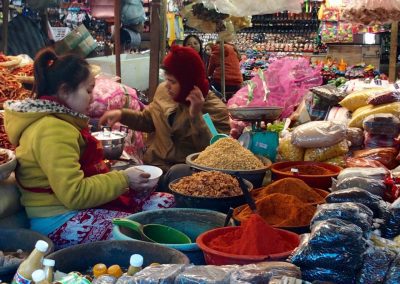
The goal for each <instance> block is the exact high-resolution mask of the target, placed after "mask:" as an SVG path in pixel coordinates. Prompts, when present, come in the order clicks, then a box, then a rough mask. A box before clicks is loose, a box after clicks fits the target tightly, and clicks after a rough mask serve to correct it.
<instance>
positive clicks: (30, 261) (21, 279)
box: [11, 240, 49, 284]
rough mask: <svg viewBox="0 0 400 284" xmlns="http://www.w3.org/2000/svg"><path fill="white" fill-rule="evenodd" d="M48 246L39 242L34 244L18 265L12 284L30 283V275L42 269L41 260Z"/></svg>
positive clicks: (43, 242)
mask: <svg viewBox="0 0 400 284" xmlns="http://www.w3.org/2000/svg"><path fill="white" fill-rule="evenodd" d="M48 247H49V244H48V243H46V242H45V241H42V240H39V241H37V242H36V245H35V249H34V250H33V251H32V252H31V254H30V255H29V256H28V257H27V258H26V259H25V260H24V261H23V262H22V263H21V264H20V266H19V267H18V270H17V273H15V276H14V279H13V281H12V282H11V283H12V284H30V283H32V273H33V272H34V271H35V270H38V269H41V268H42V259H43V257H44V254H45V253H46V251H47V248H48Z"/></svg>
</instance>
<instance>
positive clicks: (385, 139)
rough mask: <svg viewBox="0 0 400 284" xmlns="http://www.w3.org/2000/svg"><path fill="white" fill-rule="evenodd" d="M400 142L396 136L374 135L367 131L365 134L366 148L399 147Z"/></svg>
mask: <svg viewBox="0 0 400 284" xmlns="http://www.w3.org/2000/svg"><path fill="white" fill-rule="evenodd" d="M397 145H398V142H397V141H396V139H395V138H393V137H390V136H386V135H374V134H369V133H368V132H365V134H364V147H365V149H370V148H382V147H397Z"/></svg>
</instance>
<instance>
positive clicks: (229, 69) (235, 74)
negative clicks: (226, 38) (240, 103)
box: [207, 44, 243, 86]
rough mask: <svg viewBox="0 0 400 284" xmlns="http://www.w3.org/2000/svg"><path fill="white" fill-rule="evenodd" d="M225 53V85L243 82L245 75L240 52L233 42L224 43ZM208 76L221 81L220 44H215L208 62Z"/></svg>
mask: <svg viewBox="0 0 400 284" xmlns="http://www.w3.org/2000/svg"><path fill="white" fill-rule="evenodd" d="M224 54H225V85H226V86H239V85H240V84H242V82H243V76H242V73H241V72H240V62H239V57H238V54H237V52H236V50H235V48H234V46H233V45H231V44H224ZM207 76H211V77H212V80H213V81H215V82H218V83H221V56H220V46H219V45H215V46H214V48H213V50H212V54H211V57H210V60H209V62H208V69H207Z"/></svg>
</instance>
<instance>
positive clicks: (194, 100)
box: [186, 86, 204, 118]
mask: <svg viewBox="0 0 400 284" xmlns="http://www.w3.org/2000/svg"><path fill="white" fill-rule="evenodd" d="M186 101H188V102H190V105H189V115H190V117H191V118H195V117H196V116H197V115H198V114H199V113H201V110H202V109H203V105H204V97H203V93H202V92H201V90H200V89H199V87H197V86H194V87H193V89H192V90H191V91H190V93H189V95H188V96H187V97H186Z"/></svg>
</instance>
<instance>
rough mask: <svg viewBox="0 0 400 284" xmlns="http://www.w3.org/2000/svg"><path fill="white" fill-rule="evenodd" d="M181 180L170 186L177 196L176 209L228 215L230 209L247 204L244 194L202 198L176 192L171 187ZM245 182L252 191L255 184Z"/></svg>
mask: <svg viewBox="0 0 400 284" xmlns="http://www.w3.org/2000/svg"><path fill="white" fill-rule="evenodd" d="M179 180H180V178H179V179H176V180H174V181H172V182H171V183H170V184H169V189H170V190H171V192H172V193H173V194H174V196H175V202H176V207H181V208H199V209H209V210H214V211H219V212H223V213H227V212H228V211H229V208H230V207H232V208H235V207H238V206H240V205H243V204H245V203H246V199H245V197H244V195H243V194H241V195H237V196H231V197H201V196H192V195H186V194H182V193H179V192H176V191H174V190H173V188H172V187H171V185H172V184H174V183H176V182H178V181H179ZM243 181H244V182H245V184H246V185H247V189H248V190H249V191H251V190H252V189H253V184H252V183H251V182H249V181H248V180H246V179H243Z"/></svg>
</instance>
